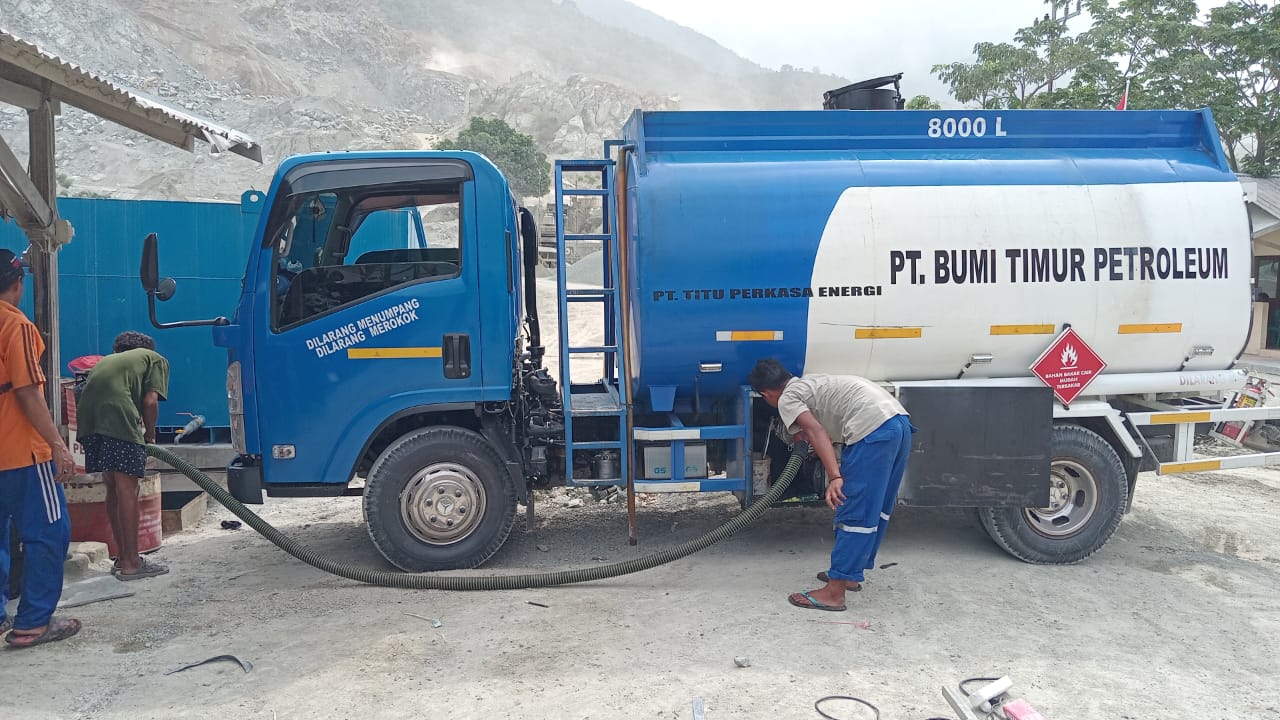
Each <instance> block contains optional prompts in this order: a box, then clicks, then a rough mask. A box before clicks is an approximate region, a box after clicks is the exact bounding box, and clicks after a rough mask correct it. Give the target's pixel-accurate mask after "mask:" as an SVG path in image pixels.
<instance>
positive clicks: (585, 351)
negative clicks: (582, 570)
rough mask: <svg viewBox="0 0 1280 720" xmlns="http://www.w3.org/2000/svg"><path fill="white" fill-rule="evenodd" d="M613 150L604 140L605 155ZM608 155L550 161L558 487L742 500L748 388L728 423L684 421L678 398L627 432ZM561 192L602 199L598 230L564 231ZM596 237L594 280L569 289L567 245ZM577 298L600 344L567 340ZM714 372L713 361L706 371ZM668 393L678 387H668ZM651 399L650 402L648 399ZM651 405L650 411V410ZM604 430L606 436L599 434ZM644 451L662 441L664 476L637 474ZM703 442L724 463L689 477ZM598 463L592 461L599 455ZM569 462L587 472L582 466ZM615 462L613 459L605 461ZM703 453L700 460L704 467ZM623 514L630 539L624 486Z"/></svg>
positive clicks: (747, 462)
mask: <svg viewBox="0 0 1280 720" xmlns="http://www.w3.org/2000/svg"><path fill="white" fill-rule="evenodd" d="M609 150H611V147H609V145H607V146H605V152H607V154H608V151H609ZM613 172H614V160H611V159H604V160H558V161H557V163H556V273H557V278H558V282H559V288H561V292H559V297H558V300H559V302H558V307H559V351H561V352H559V375H561V393H562V401H563V404H564V405H563V406H564V484H566V486H568V487H584V486H585V487H599V486H626V484H627V478H631V477H632V474H634V475H635V478H634V479H635V483H634V486H632V487H634V489H635V491H636V492H707V491H721V492H733V493H735V495H737V496H739V498H740V501H741V502H742V503H744V506H745V505H746V502H748V501H749V500H750V497H751V491H753V487H751V484H753V483H751V479H753V478H751V455H750V445H751V396H750V389H749V388H745V387H744V388H740V392H739V393H737V396H736V397H735V398H732V400H731V401H730V404H728V407H730V410H728V411H727V413H726V415H727V418H726V419H727V421H724V423H723V424H716V425H696V424H692V425H686V424H685V423H682V421H681V420H680V418H678V416H677V413H676V410H684V411H686V413H687V411H689V410H691V407H678V405H680V404H678V402H668V405H669V406H664V407H660V409H658V410H660V411H658V413H653V411H650V413H649V414H648V418H649V419H650V420H652V419H654V418H655V416H657V418H663V419H664V420H666V421H664V423H659V425H658V427H637V428H632V429H631V433H630V437H628V432H627V430H628V420H630V418H628V416H627V411H628V407H630V405H631V375H630V373H628V369H627V352H626V348H623V346H622V340H623V332H625V331H623V324H622V323H623V311H622V310H623V309H622V295H621V293H622V282H621V281H622V261H621V258H622V252H621V250H622V249H621V247H620V228H618V222H620V218H618V206H617V196H616V195H614V188H613V182H614V176H613ZM567 174H570V176H577V177H584V178H598V179H599V187H598V188H596V187H589V188H582V187H566V183H564V179H566V176H567ZM566 197H588V199H591V197H599V204H600V227H599V228H593V229H599V231H602V232H591V233H571V232H567V231H566V227H564V225H566ZM590 241H596V242H599V243H600V258H599V263H600V283H599V287H590V288H586V287H570V286H568V282H570V278H568V252H567V249H568V247H570V246H573V243H580V242H590ZM580 304H589V305H596V306H598V307H599V309H600V314H602V315H600V320H602V329H603V337H602V342H600V345H593V346H575V345H571V343H570V307H571V306H577V305H580ZM582 355H602V356H603V359H604V363H603V373H602V375H600V378H599V379H596V380H594V382H588V383H582V382H573V373H572V369H573V360H575V357H579V359H581V356H582ZM708 370H709V372H718V368H714V369H712V368H708ZM671 393H672V397H668V398H667V400H668V401H671V400H672V398H673V395H675V388H671ZM650 405H652V404H650ZM650 410H655V409H654V407H650ZM605 436H607V437H605ZM636 442H640V443H641V445H644V446H645V447H646V448H648V447H650V446H654V445H657V446H660V447H664V448H667V452H669V456H668V459H667V460H666V461H664V462H663V465H666V471H664V473H663V477H662V478H648V477H644V471H643V470H644V469H643V468H640V466H636V468H632V466H634V465H636V464H637V455H636V454H637V452H641V451H640V450H636V446H635V443H636ZM708 442H726V443H728V447H727V448H726V456H727V459H728V460H727V462H726V469H724V473H723V474H722V475H718V477H707V475H705V474H704V475H703V477H699V478H687V477H686V473H685V469H686V462H685V459H686V450H687V447H686V445H690V443H691V445H701V446H704V447H705V443H708ZM602 457H603V459H604V461H596V460H602ZM575 459H579V460H584V459H586V462H580V464H581V465H584V466H585V468H586V469H585V470H582V471H581V473H579V470H577V465H579V464H576V462H575ZM607 459H612V460H613V461H612V462H611V461H608V460H607ZM705 461H707V459H705V454H704V457H703V466H704V469H705ZM627 514H628V521H630V525H631V539H632V543H634V542H635V537H636V536H635V505H634V495H632V493H630V492H628V497H627Z"/></svg>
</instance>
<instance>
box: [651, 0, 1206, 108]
mask: <svg viewBox="0 0 1280 720" xmlns="http://www.w3.org/2000/svg"><path fill="white" fill-rule="evenodd" d="M1225 1H1226V0H1200V7H1201V8H1209V7H1213V6H1216V5H1221V4H1223V2H1225ZM631 2H633V3H635V4H636V5H639V6H640V7H643V8H646V9H648V10H650V11H652V12H655V13H657V14H659V15H662V16H663V17H666V18H668V19H670V20H673V21H675V22H677V23H680V24H681V25H684V26H686V27H690V28H693V29H694V30H697V31H698V32H700V33H702V34H704V35H707V36H709V37H711V38H713V39H715V40H716V41H717V42H719V43H720V44H721V45H724V46H725V47H727V48H729V49H731V50H733V51H735V52H737V53H738V54H739V55H742V56H743V57H745V58H748V59H750V60H753V61H755V62H757V63H759V64H761V65H764V66H765V67H769V68H777V67H779V66H780V65H782V64H784V63H786V64H790V65H795V66H796V67H803V68H806V69H809V68H813V67H815V66H817V67H819V68H821V69H822V70H823V71H826V72H831V73H835V74H837V75H841V76H844V77H847V78H849V79H851V80H865V79H867V78H872V77H877V76H880V75H890V74H892V73H896V72H903V73H905V75H904V76H903V78H902V90H903V94H904V95H906V96H907V97H910V96H912V95H917V94H920V93H924V94H927V95H931V96H933V97H935V98H939V99H941V98H943V97H945V96H946V94H947V91H946V86H944V85H943V84H942V83H941V82H939V81H938V80H937V79H936V78H934V77H933V76H932V75H930V74H929V68H930V67H932V66H933V65H934V64H935V63H946V62H955V61H969V60H971V59H972V50H973V45H974V43H977V42H980V41H983V40H989V41H992V42H1001V41H1006V40H1011V39H1012V38H1013V33H1014V31H1015V30H1017V29H1018V28H1020V27H1025V26H1027V25H1030V24H1031V21H1032V20H1034V19H1035V18H1036V17H1039V16H1043V15H1044V13H1046V12H1048V9H1049V7H1048V5H1047V4H1045V2H1044V0H970V2H956V1H955V0H784V1H783V2H778V1H777V0H768V1H766V0H631ZM1085 27H1088V18H1087V17H1079V18H1076V19H1074V20H1073V21H1072V28H1073V29H1076V30H1079V29H1083V28H1085Z"/></svg>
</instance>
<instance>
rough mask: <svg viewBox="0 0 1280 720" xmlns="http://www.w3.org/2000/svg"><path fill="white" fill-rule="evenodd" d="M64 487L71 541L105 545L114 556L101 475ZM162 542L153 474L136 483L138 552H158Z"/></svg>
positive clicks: (156, 475) (115, 550) (157, 487)
mask: <svg viewBox="0 0 1280 720" xmlns="http://www.w3.org/2000/svg"><path fill="white" fill-rule="evenodd" d="M63 487H64V490H65V491H66V494H67V510H68V516H69V517H70V518H71V540H72V541H73V542H100V543H106V544H107V551H108V552H109V553H110V554H111V557H113V558H114V557H116V555H117V554H118V552H119V548H117V547H116V543H115V540H114V539H112V537H111V522H110V521H109V520H107V486H106V483H104V482H103V481H102V476H101V475H100V474H98V473H94V474H92V475H80V476H77V477H76V480H75V482H72V483H68V484H67V485H65V486H63ZM163 541H164V532H163V527H162V525H161V509H160V473H158V472H152V473H148V474H147V476H146V477H144V478H142V481H141V482H139V483H138V552H140V553H145V552H151V551H152V550H158V549H160V544H161V543H162V542H163Z"/></svg>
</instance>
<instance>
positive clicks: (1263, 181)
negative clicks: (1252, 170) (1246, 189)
mask: <svg viewBox="0 0 1280 720" xmlns="http://www.w3.org/2000/svg"><path fill="white" fill-rule="evenodd" d="M1240 180H1241V181H1243V182H1251V183H1256V184H1257V186H1258V196H1257V199H1256V200H1255V202H1257V204H1258V207H1261V208H1262V209H1263V210H1266V211H1267V212H1269V213H1271V214H1272V215H1274V216H1276V217H1278V218H1280V178H1275V177H1269V178H1260V177H1251V176H1249V175H1241V176H1240Z"/></svg>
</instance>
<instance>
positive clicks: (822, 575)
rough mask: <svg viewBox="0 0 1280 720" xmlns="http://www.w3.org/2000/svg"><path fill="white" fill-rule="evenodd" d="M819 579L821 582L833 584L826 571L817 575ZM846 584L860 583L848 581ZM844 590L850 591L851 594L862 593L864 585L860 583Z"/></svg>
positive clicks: (848, 586)
mask: <svg viewBox="0 0 1280 720" xmlns="http://www.w3.org/2000/svg"><path fill="white" fill-rule="evenodd" d="M817 578H818V579H819V580H821V581H822V582H831V578H830V577H828V576H827V571H826V570H821V571H819V572H818V575H817ZM845 582H858V581H857V580H846V581H845ZM844 589H845V590H848V591H849V592H862V583H858V584H857V585H853V586H850V585H846V586H845V588H844Z"/></svg>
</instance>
